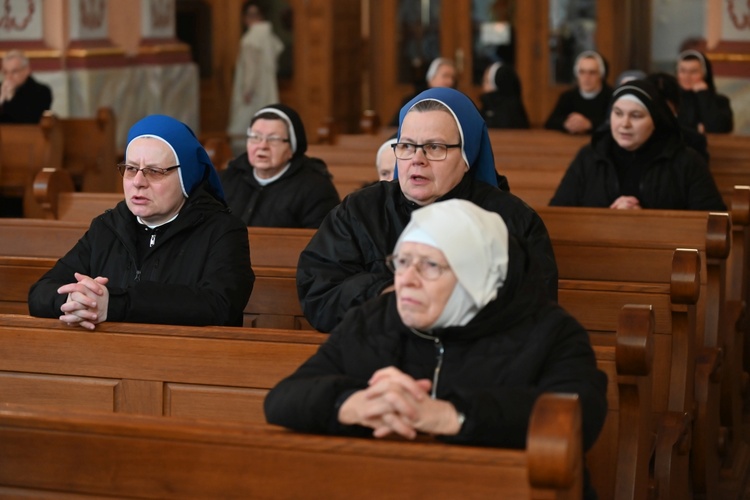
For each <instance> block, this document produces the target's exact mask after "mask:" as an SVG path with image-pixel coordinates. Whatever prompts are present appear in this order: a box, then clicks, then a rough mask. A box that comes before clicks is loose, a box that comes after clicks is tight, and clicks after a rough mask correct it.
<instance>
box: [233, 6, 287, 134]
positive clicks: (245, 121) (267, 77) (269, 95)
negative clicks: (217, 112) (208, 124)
mask: <svg viewBox="0 0 750 500" xmlns="http://www.w3.org/2000/svg"><path fill="white" fill-rule="evenodd" d="M282 50H284V44H283V43H282V41H281V40H280V39H279V37H277V36H276V35H275V34H274V33H273V28H272V26H271V23H270V22H268V21H260V22H257V23H255V24H253V25H252V26H251V27H250V29H248V30H247V32H245V34H244V35H243V36H242V40H241V42H240V51H239V53H238V54H237V65H236V67H235V71H234V85H233V87H232V104H231V107H230V109H229V126H228V127H227V133H228V134H229V135H230V137H232V136H237V137H233V139H234V140H233V142H238V141H241V142H242V144H244V141H245V139H244V138H245V136H246V134H247V128H248V127H249V126H250V119H251V118H252V117H253V115H254V114H255V113H256V112H257V111H258V110H259V109H261V108H262V107H264V106H267V105H269V104H275V103H278V102H279V87H278V83H277V80H276V68H277V64H278V58H279V55H280V54H281V52H282ZM248 93H250V95H251V98H250V101H249V102H245V99H244V96H245V95H246V94H248Z"/></svg>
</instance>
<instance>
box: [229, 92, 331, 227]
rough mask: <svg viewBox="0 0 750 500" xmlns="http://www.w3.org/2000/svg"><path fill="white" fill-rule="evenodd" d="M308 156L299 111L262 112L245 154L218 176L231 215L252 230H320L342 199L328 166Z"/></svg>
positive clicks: (257, 115) (276, 109) (268, 108)
mask: <svg viewBox="0 0 750 500" xmlns="http://www.w3.org/2000/svg"><path fill="white" fill-rule="evenodd" d="M306 152H307V135H306V134H305V127H304V126H303V124H302V119H301V118H300V116H299V114H297V112H296V111H294V110H293V109H292V108H290V107H289V106H285V105H283V104H273V105H270V106H266V107H264V108H261V109H260V110H258V112H257V113H255V115H253V118H252V120H251V121H250V126H249V127H248V129H247V141H246V150H245V152H244V153H242V154H241V155H240V156H238V157H237V158H235V159H234V160H232V161H231V162H229V165H227V168H226V170H224V171H222V172H221V173H220V174H219V176H220V178H221V182H222V184H223V186H224V191H225V192H226V195H227V203H228V204H229V207H230V208H231V209H232V212H233V213H235V214H236V215H237V216H238V217H240V218H241V219H242V220H243V221H244V222H245V224H246V225H248V226H262V227H305V228H310V229H316V228H317V227H318V226H319V225H320V223H321V221H322V220H323V218H324V217H325V216H326V214H328V212H329V211H330V210H331V209H332V208H333V207H335V206H336V205H338V204H339V201H340V199H339V194H338V191H336V187H335V186H334V185H333V176H332V175H331V174H330V173H329V172H328V167H327V166H326V164H325V162H324V161H323V160H320V159H318V158H311V157H309V156H307V155H306V154H305V153H306Z"/></svg>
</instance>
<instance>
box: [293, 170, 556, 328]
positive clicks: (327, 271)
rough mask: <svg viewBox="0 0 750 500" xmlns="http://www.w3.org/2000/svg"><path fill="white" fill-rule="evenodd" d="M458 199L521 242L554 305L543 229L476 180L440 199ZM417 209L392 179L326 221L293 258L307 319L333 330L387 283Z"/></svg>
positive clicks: (552, 265)
mask: <svg viewBox="0 0 750 500" xmlns="http://www.w3.org/2000/svg"><path fill="white" fill-rule="evenodd" d="M452 198H460V199H465V200H469V201H472V202H474V203H475V204H476V205H478V206H480V207H482V208H484V209H485V210H489V211H491V212H495V213H498V214H500V216H501V217H502V218H503V220H504V221H505V223H506V225H507V226H508V231H509V232H510V234H513V235H515V236H516V237H519V238H521V239H524V240H526V241H528V243H529V246H530V248H531V251H532V255H533V256H534V258H535V259H538V260H539V261H540V266H541V268H542V272H543V275H544V279H545V284H546V289H547V291H548V295H549V296H550V297H551V298H554V299H556V298H557V277H558V276H557V264H556V262H555V256H554V253H553V251H552V244H551V242H550V239H549V234H548V233H547V228H546V227H545V226H544V222H542V219H541V218H540V217H539V215H537V213H536V212H535V211H534V210H533V209H532V208H530V207H529V206H528V205H526V204H525V203H524V202H523V201H522V200H521V199H519V198H517V197H516V196H514V195H512V194H510V193H508V192H507V191H502V190H500V189H498V188H496V187H493V186H490V185H489V184H486V183H484V182H481V181H476V180H475V179H474V177H473V176H472V175H465V176H464V178H463V180H462V181H461V182H460V183H459V184H458V185H457V186H456V187H455V188H453V190H451V191H450V192H449V193H447V194H446V195H445V196H443V197H442V198H440V200H447V199H452ZM418 208H419V205H417V204H416V203H413V202H411V201H409V200H407V199H406V197H405V196H404V195H403V193H402V191H401V187H400V185H399V183H398V180H394V181H391V182H378V183H377V184H375V185H373V186H370V187H366V188H363V189H360V190H359V191H356V192H354V193H352V194H350V195H349V196H347V197H346V198H345V199H344V201H343V202H342V203H341V204H340V205H339V206H338V207H336V208H335V209H333V210H332V211H331V213H330V214H328V217H326V219H325V220H324V221H323V223H322V224H321V225H320V229H318V231H317V232H316V234H315V235H314V236H313V238H312V240H310V243H309V244H308V245H307V248H305V250H303V251H302V254H301V255H300V259H299V264H298V265H297V291H298V293H299V297H300V303H301V305H302V310H303V311H304V313H305V317H306V318H307V320H308V321H309V322H310V323H311V324H312V325H313V326H314V327H315V328H317V329H318V330H321V331H324V332H328V331H331V330H332V329H333V327H335V326H336V325H337V324H338V323H339V322H340V321H341V319H342V318H343V317H344V314H345V313H346V311H347V310H349V309H350V308H351V307H352V306H355V305H358V304H362V303H363V302H365V301H366V300H368V299H371V298H373V297H375V296H377V295H378V294H380V292H381V291H382V290H383V289H384V288H386V287H387V286H389V285H391V284H393V273H391V272H390V271H389V270H388V268H387V267H386V265H385V257H386V256H387V255H389V254H390V253H391V252H393V247H394V246H395V244H396V240H398V237H399V236H400V235H401V232H402V231H403V230H404V228H405V227H406V225H407V224H408V223H409V219H410V217H411V213H412V212H413V211H414V210H416V209H418Z"/></svg>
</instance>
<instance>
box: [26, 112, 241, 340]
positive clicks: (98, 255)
mask: <svg viewBox="0 0 750 500" xmlns="http://www.w3.org/2000/svg"><path fill="white" fill-rule="evenodd" d="M112 168H114V166H113V167H112ZM117 170H118V171H119V172H120V174H121V175H122V181H123V183H122V185H123V193H124V198H125V199H124V200H123V201H121V202H120V203H118V204H117V206H115V207H114V208H112V209H110V210H107V211H106V212H104V213H103V214H101V215H99V216H98V217H96V218H95V219H94V220H93V221H92V222H91V226H90V227H89V229H88V231H86V233H85V234H84V235H83V237H82V238H81V239H80V240H79V241H78V243H76V245H75V246H74V247H73V248H72V249H71V250H70V251H69V252H68V253H67V254H66V255H65V256H64V257H63V258H62V259H60V260H59V261H57V263H56V264H55V266H54V267H53V268H52V269H51V270H50V271H49V272H47V273H46V274H45V275H44V276H42V277H41V278H40V279H39V281H38V282H37V283H35V284H34V285H33V286H32V287H31V290H30V291H29V311H30V312H31V314H32V315H33V316H40V317H49V318H59V319H60V321H62V322H63V323H66V324H68V325H71V326H80V327H83V328H87V329H90V330H93V329H94V328H96V325H98V324H99V323H102V322H104V321H125V322H131V323H164V324H174V325H196V326H202V325H231V326H241V325H242V323H243V310H244V308H245V305H246V304H247V301H248V299H249V298H250V293H251V292H252V289H253V283H254V281H255V277H254V275H253V271H252V269H251V267H250V249H249V244H248V237H247V227H246V226H245V224H244V223H243V222H242V221H241V220H240V219H239V218H238V217H236V216H234V215H232V214H231V213H230V211H229V208H228V207H227V205H226V203H225V201H224V193H223V190H222V186H221V183H220V181H219V178H218V176H217V175H216V171H215V170H214V167H213V165H212V164H211V161H210V160H209V158H208V155H207V154H206V151H205V150H204V149H203V146H201V144H200V142H198V139H196V137H195V134H194V133H193V131H192V130H190V128H189V127H188V126H187V125H185V124H184V123H182V122H180V121H178V120H175V119H174V118H171V117H169V116H164V115H151V116H147V117H145V118H143V119H142V120H140V121H139V122H137V123H136V124H135V125H133V126H132V127H131V129H130V131H129V133H128V143H127V147H126V150H125V161H124V162H123V163H121V164H119V165H117Z"/></svg>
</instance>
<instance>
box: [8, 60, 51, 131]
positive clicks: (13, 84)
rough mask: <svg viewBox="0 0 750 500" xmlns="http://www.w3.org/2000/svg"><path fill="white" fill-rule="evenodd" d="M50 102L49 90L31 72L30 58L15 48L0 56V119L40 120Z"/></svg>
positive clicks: (15, 121) (14, 121)
mask: <svg viewBox="0 0 750 500" xmlns="http://www.w3.org/2000/svg"><path fill="white" fill-rule="evenodd" d="M50 106H52V91H51V90H50V88H49V87H48V86H47V85H44V84H42V83H39V82H37V81H36V80H35V79H34V78H33V77H32V76H31V65H30V64H29V60H28V59H27V58H26V56H25V55H24V54H23V52H21V51H18V50H11V51H9V52H8V53H7V54H6V55H5V57H4V58H3V83H2V85H0V123H39V120H40V119H41V118H42V114H43V113H44V112H45V111H46V110H48V109H50Z"/></svg>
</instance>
